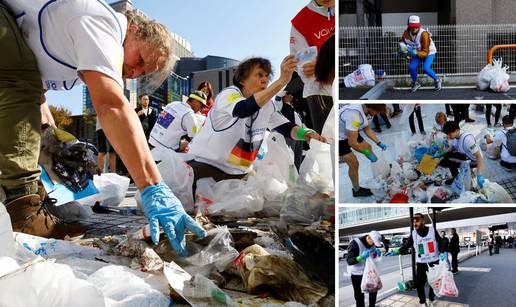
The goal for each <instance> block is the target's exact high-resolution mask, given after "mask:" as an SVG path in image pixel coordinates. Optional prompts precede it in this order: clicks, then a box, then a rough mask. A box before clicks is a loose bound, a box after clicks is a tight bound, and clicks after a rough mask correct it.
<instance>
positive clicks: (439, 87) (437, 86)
mask: <svg viewBox="0 0 516 307" xmlns="http://www.w3.org/2000/svg"><path fill="white" fill-rule="evenodd" d="M442 84H443V81H441V79H437V80H436V81H435V90H436V91H437V92H438V91H440V90H442V89H443V87H442Z"/></svg>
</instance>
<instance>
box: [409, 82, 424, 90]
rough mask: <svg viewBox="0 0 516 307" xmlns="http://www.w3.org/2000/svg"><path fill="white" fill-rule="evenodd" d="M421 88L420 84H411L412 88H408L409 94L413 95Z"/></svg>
mask: <svg viewBox="0 0 516 307" xmlns="http://www.w3.org/2000/svg"><path fill="white" fill-rule="evenodd" d="M420 87H421V84H419V82H417V81H416V82H412V87H411V88H410V92H411V93H414V92H415V91H417V90H418V89H419V88H420Z"/></svg>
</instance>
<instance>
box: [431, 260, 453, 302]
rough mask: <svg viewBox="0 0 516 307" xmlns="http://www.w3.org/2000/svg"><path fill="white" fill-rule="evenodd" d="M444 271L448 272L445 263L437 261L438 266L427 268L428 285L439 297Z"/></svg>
mask: <svg viewBox="0 0 516 307" xmlns="http://www.w3.org/2000/svg"><path fill="white" fill-rule="evenodd" d="M445 271H448V267H447V264H446V262H444V261H439V264H438V265H434V266H433V267H431V266H430V265H429V266H428V273H427V274H426V276H427V280H428V284H429V285H430V287H432V289H433V290H434V293H435V294H436V295H438V296H439V291H440V290H441V286H442V276H443V273H444V272H445Z"/></svg>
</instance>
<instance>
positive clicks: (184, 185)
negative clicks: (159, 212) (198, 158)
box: [158, 150, 194, 212]
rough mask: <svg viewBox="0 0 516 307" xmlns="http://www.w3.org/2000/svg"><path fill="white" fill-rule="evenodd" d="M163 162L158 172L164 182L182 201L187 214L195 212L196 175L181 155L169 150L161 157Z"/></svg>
mask: <svg viewBox="0 0 516 307" xmlns="http://www.w3.org/2000/svg"><path fill="white" fill-rule="evenodd" d="M160 158H161V162H159V163H158V170H159V172H160V174H161V177H162V178H163V181H164V182H165V183H166V184H167V185H168V187H169V188H170V189H171V190H172V192H173V193H174V195H175V196H176V197H177V198H178V199H179V200H180V201H181V204H183V208H185V211H186V212H191V211H193V208H194V200H193V192H192V186H193V180H194V173H193V169H192V167H191V166H190V165H188V164H187V163H186V162H185V161H183V159H182V158H181V155H180V154H178V153H177V152H175V151H173V150H167V151H166V154H163V155H161V157H160Z"/></svg>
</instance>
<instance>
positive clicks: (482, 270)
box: [459, 267, 491, 273]
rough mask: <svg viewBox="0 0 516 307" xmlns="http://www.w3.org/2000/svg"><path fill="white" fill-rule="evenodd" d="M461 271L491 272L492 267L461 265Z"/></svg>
mask: <svg viewBox="0 0 516 307" xmlns="http://www.w3.org/2000/svg"><path fill="white" fill-rule="evenodd" d="M459 271H461V272H481V273H489V272H491V268H475V267H459Z"/></svg>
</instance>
